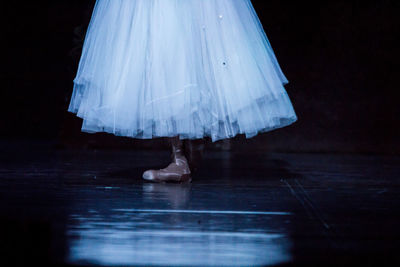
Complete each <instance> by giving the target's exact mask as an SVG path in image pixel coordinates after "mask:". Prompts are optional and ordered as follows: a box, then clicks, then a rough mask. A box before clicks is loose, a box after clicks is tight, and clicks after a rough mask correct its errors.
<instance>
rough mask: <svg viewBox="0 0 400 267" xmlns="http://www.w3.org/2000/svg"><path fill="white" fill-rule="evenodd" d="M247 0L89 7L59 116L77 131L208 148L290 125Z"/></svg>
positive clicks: (116, 2) (131, 1) (123, 0)
mask: <svg viewBox="0 0 400 267" xmlns="http://www.w3.org/2000/svg"><path fill="white" fill-rule="evenodd" d="M287 82H288V81H287V79H286V77H285V76H284V74H283V73H282V71H281V69H280V66H279V64H278V62H277V59H276V57H275V55H274V52H273V50H272V48H271V45H270V43H269V41H268V38H267V36H266V35H265V32H264V30H263V28H262V25H261V23H260V21H259V19H258V17H257V15H256V13H255V11H254V8H253V6H252V4H251V1H250V0H97V2H96V5H95V8H94V11H93V15H92V19H91V21H90V24H89V28H88V30H87V34H86V39H85V43H84V46H83V51H82V56H81V60H80V63H79V68H78V72H77V75H76V78H75V79H74V88H73V93H72V98H71V101H70V105H69V108H68V111H70V112H73V113H76V114H77V116H79V117H81V118H82V119H83V124H82V131H84V132H91V133H93V132H109V133H113V134H115V135H119V136H128V137H132V138H141V139H149V138H155V137H170V136H176V135H179V136H180V138H181V139H196V138H202V137H205V136H209V137H211V139H212V141H213V142H214V141H217V140H220V139H224V138H230V137H233V136H235V135H237V134H245V135H246V138H250V137H253V136H255V135H256V134H258V133H260V132H266V131H269V130H272V129H276V128H280V127H283V126H286V125H289V124H291V123H293V122H294V121H296V120H297V117H296V114H295V112H294V109H293V107H292V104H291V102H290V99H289V97H288V95H287V93H286V91H285V88H284V85H285V84H286V83H287Z"/></svg>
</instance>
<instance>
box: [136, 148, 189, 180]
mask: <svg viewBox="0 0 400 267" xmlns="http://www.w3.org/2000/svg"><path fill="white" fill-rule="evenodd" d="M179 151H180V150H179ZM173 158H174V159H173V162H171V163H170V164H169V165H168V166H167V167H166V168H163V169H158V170H147V171H145V172H144V173H143V179H145V180H147V181H152V182H161V183H163V182H189V183H190V182H191V181H192V177H191V171H190V168H189V164H188V162H187V160H186V158H185V157H184V156H177V155H176V154H174V155H173Z"/></svg>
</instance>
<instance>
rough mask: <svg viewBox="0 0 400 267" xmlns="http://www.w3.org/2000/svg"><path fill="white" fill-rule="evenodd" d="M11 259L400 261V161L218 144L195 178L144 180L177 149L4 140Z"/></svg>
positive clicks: (2, 173) (1, 187)
mask: <svg viewBox="0 0 400 267" xmlns="http://www.w3.org/2000/svg"><path fill="white" fill-rule="evenodd" d="M0 155H1V156H0V157H1V158H0V178H1V180H0V183H1V184H0V194H1V200H2V202H1V210H0V211H1V217H0V219H1V223H2V225H1V235H2V239H1V240H2V241H1V242H2V243H3V244H2V245H3V247H4V248H3V249H2V251H3V253H5V256H3V259H5V261H7V262H11V263H14V264H28V265H30V264H32V263H34V262H39V263H41V264H42V265H45V264H55V263H57V264H62V265H66V266H91V265H96V266H292V265H295V266H297V265H304V266H312V265H310V264H321V265H324V266H328V265H332V266H339V265H340V266H343V265H348V266H356V265H358V264H361V265H362V266H388V265H390V266H396V263H399V259H398V257H397V256H396V253H397V248H399V247H400V242H399V238H400V231H399V224H398V223H399V207H400V205H399V204H400V198H399V195H400V194H399V193H400V177H399V174H400V164H399V163H400V158H399V157H396V156H373V155H338V154H336V155H334V154H281V153H279V154H277V153H267V152H265V153H256V154H252V153H251V152H250V151H247V152H245V151H242V152H224V151H206V152H205V157H204V160H203V163H202V167H201V169H200V170H199V171H198V172H197V173H195V174H194V175H193V182H192V183H191V184H153V183H148V182H145V181H143V180H142V178H141V174H142V172H143V171H144V170H146V169H148V168H161V167H164V166H166V164H168V160H169V156H170V154H169V152H168V151H126V150H125V151H110V150H106V151H104V150H103V151H100V150H98V151H96V150H91V151H79V150H75V151H71V150H56V149H45V148H41V147H40V145H38V146H36V147H27V146H24V145H19V146H2V147H1V154H0Z"/></svg>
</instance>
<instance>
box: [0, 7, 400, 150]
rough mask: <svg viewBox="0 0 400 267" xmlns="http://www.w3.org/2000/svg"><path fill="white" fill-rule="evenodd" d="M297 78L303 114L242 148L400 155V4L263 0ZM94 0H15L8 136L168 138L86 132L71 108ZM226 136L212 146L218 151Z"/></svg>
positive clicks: (8, 21)
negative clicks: (399, 40) (399, 42)
mask: <svg viewBox="0 0 400 267" xmlns="http://www.w3.org/2000/svg"><path fill="white" fill-rule="evenodd" d="M252 2H253V5H254V7H255V8H256V11H257V13H258V15H259V17H260V19H261V21H262V23H263V25H264V29H265V31H266V33H267V36H268V38H269V39H270V42H271V44H272V47H273V49H274V51H275V53H276V56H277V58H278V61H279V63H280V64H281V67H282V70H283V72H284V73H285V75H286V76H287V78H288V80H289V82H290V83H289V84H288V85H287V86H286V89H287V92H288V94H289V96H290V98H291V100H292V102H293V105H294V108H295V110H296V113H297V115H298V118H299V120H298V121H297V122H296V123H295V124H293V125H291V126H289V127H286V128H283V129H279V130H275V131H272V132H269V133H263V134H259V135H258V136H256V137H254V138H252V139H245V138H244V136H243V135H239V136H237V137H235V138H234V139H232V140H230V141H231V142H232V143H231V144H232V147H233V148H235V147H236V148H245V149H267V150H269V151H289V152H356V153H385V154H398V153H399V152H400V140H399V138H398V136H399V127H398V122H399V120H398V116H399V114H400V113H399V107H398V102H399V99H398V96H399V93H398V91H399V88H398V85H397V83H396V78H397V75H398V71H397V69H398V68H397V63H398V60H399V52H398V50H399V46H398V45H397V43H395V42H394V40H395V38H396V37H397V36H398V35H399V21H400V20H399V18H398V14H400V2H399V1H318V2H311V1H308V2H307V1H296V2H295V3H293V2H292V1H282V0H274V1H272V0H268V1H265V0H253V1H252ZM93 4H94V0H90V1H89V0H57V1H46V2H45V1H43V2H41V1H29V2H28V1H26V2H21V1H15V2H11V1H7V4H5V6H3V7H2V11H1V12H2V14H1V16H0V17H1V25H3V34H2V43H3V45H5V47H4V46H3V49H2V64H1V74H0V75H1V81H2V88H1V93H0V96H1V102H2V104H1V105H0V109H1V110H0V111H1V112H0V125H1V131H0V138H1V140H2V142H3V143H4V142H5V143H9V142H21V141H22V140H28V141H29V140H37V141H47V140H49V141H51V142H52V143H53V144H55V145H56V146H58V147H60V148H62V147H86V148H136V147H148V148H159V147H160V146H161V147H163V146H164V147H165V142H164V141H160V140H159V139H156V140H139V139H132V138H124V137H116V136H113V135H111V134H106V133H98V134H87V133H82V132H80V127H81V123H82V121H81V119H79V118H77V117H75V115H74V114H72V113H68V112H67V111H66V110H67V107H68V104H69V99H70V96H71V93H72V86H73V84H72V80H73V78H74V75H75V71H76V68H77V64H78V62H79V56H80V52H81V51H80V49H81V46H82V42H83V38H84V34H85V31H86V27H87V25H88V23H89V20H90V15H91V11H92V7H93ZM221 142H223V141H218V142H216V143H214V144H211V146H214V147H218V145H219V144H220V143H221Z"/></svg>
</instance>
